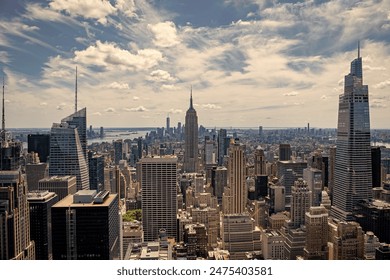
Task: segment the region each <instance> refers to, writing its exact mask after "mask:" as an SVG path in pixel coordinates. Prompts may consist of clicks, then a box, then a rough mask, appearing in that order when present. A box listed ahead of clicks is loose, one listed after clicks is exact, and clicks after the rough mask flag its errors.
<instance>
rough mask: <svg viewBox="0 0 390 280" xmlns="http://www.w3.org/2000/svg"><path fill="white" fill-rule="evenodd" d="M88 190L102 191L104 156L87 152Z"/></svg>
mask: <svg viewBox="0 0 390 280" xmlns="http://www.w3.org/2000/svg"><path fill="white" fill-rule="evenodd" d="M88 168H89V188H90V189H91V190H97V191H101V190H103V189H104V156H103V155H97V154H93V153H92V152H91V151H88Z"/></svg>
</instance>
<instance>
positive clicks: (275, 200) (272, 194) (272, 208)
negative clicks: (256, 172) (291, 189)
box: [266, 185, 286, 215]
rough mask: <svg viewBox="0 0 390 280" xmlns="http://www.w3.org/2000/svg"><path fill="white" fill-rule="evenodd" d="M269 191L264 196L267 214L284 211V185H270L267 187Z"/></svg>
mask: <svg viewBox="0 0 390 280" xmlns="http://www.w3.org/2000/svg"><path fill="white" fill-rule="evenodd" d="M268 191H269V193H268V196H267V197H266V200H267V204H268V205H269V214H270V215H271V214H272V213H278V212H281V211H284V210H285V208H286V203H285V201H286V191H285V187H284V186H275V185H271V186H270V187H269V189H268Z"/></svg>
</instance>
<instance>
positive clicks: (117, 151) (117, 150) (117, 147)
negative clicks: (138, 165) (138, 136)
mask: <svg viewBox="0 0 390 280" xmlns="http://www.w3.org/2000/svg"><path fill="white" fill-rule="evenodd" d="M113 144H114V163H115V164H119V161H120V160H122V159H123V140H122V139H118V140H115V141H114V142H113Z"/></svg>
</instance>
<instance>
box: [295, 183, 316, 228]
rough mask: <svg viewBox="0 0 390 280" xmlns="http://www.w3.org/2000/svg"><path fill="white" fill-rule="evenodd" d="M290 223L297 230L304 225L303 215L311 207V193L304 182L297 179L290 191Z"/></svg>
mask: <svg viewBox="0 0 390 280" xmlns="http://www.w3.org/2000/svg"><path fill="white" fill-rule="evenodd" d="M291 195H292V200H291V222H292V225H293V227H295V228H297V227H300V226H301V225H303V224H305V214H306V212H308V211H309V208H310V206H311V205H312V192H311V190H310V189H309V187H308V186H307V183H306V181H304V180H303V179H302V178H299V179H298V180H297V181H295V183H294V186H293V187H292V189H291Z"/></svg>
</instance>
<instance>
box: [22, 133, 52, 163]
mask: <svg viewBox="0 0 390 280" xmlns="http://www.w3.org/2000/svg"><path fill="white" fill-rule="evenodd" d="M27 151H28V152H29V153H31V152H35V153H38V155H39V160H40V161H41V162H47V160H48V158H49V156H50V134H29V135H27Z"/></svg>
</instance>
